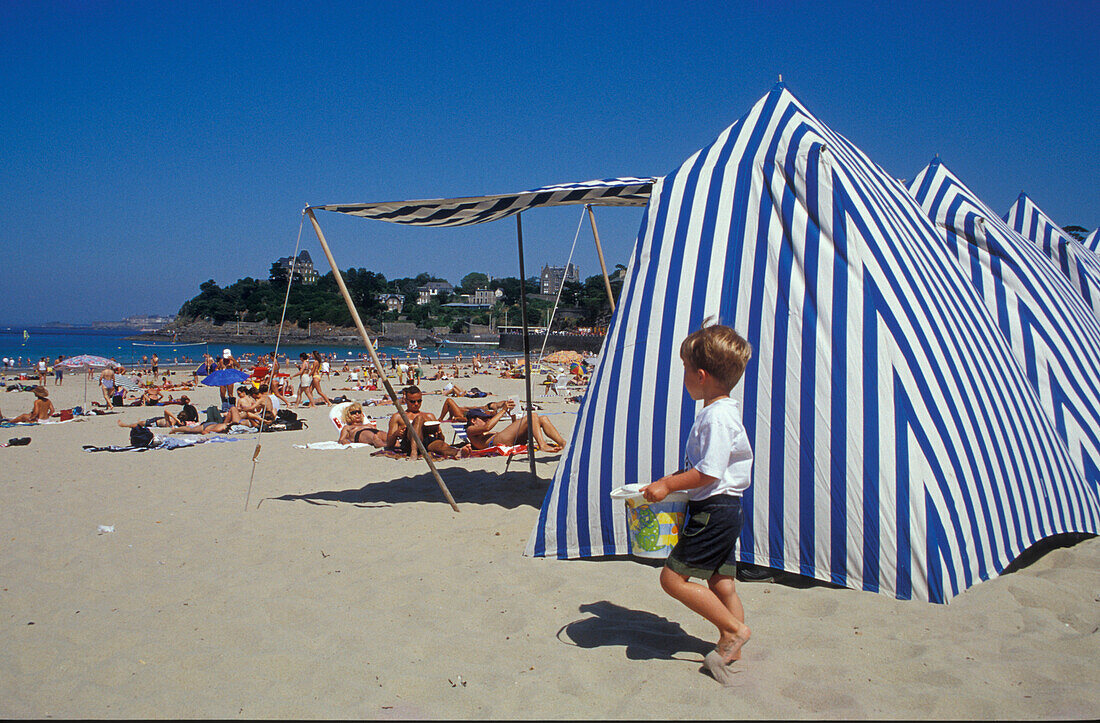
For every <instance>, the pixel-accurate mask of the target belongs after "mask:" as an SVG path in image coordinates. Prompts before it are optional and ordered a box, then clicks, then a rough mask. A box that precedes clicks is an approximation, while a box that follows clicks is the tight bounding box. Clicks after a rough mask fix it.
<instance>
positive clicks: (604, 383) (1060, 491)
mask: <svg viewBox="0 0 1100 723" xmlns="http://www.w3.org/2000/svg"><path fill="white" fill-rule="evenodd" d="M710 316H718V317H719V318H720V320H721V321H722V322H723V323H726V324H729V325H731V326H733V327H734V328H736V329H738V330H739V331H740V332H741V333H742V334H743V335H745V336H746V338H747V339H748V340H749V341H750V342H751V343H752V345H753V348H754V350H755V353H754V357H753V360H752V362H751V363H750V365H749V367H748V369H747V370H746V373H745V377H744V379H743V381H742V382H741V384H739V385H738V386H737V387H736V388H735V390H734V397H735V399H736V400H737V401H738V402H739V403H740V404H741V405H742V408H743V409H744V410H745V411H744V418H745V426H746V428H747V431H748V434H749V436H750V439H751V440H752V443H753V449H754V450H755V454H756V462H755V467H754V482H753V486H752V487H751V488H750V490H749V492H748V494H747V495H746V499H745V526H744V530H743V533H742V537H741V540H740V552H739V556H740V559H741V560H742V561H745V562H750V563H755V564H759V565H764V566H768V567H772V568H777V569H783V570H787V571H790V572H794V573H798V574H802V575H806V576H809V577H814V578H818V579H821V580H826V581H831V582H833V583H836V584H840V585H845V586H848V587H853V588H857V589H863V590H870V591H877V592H882V593H886V594H889V595H893V596H896V597H898V598H917V599H922V600H930V601H935V602H945V601H947V600H949V599H950V598H951V597H953V596H954V595H956V594H958V593H959V592H961V591H962V590H965V589H966V588H967V587H969V586H970V585H972V584H974V583H976V582H978V581H980V580H985V579H988V578H990V577H992V576H994V575H996V574H998V573H999V572H1000V571H1001V570H1003V569H1004V567H1005V566H1006V565H1008V564H1009V562H1011V561H1012V560H1013V559H1014V558H1015V557H1016V556H1017V555H1019V554H1020V552H1022V551H1023V550H1024V549H1026V548H1027V547H1028V546H1030V545H1031V544H1033V543H1034V542H1036V541H1037V540H1039V539H1041V538H1043V537H1045V536H1048V535H1052V534H1056V533H1058V532H1063V531H1072V530H1081V531H1088V532H1095V531H1096V528H1097V520H1098V517H1100V509H1098V505H1097V501H1096V490H1095V488H1091V487H1090V486H1089V485H1088V483H1087V482H1086V481H1085V478H1084V476H1083V475H1082V474H1081V472H1080V470H1079V469H1078V467H1077V465H1076V464H1075V463H1074V459H1073V457H1072V456H1071V455H1070V453H1069V451H1068V450H1067V448H1066V445H1065V443H1064V442H1063V439H1062V437H1061V436H1060V435H1059V433H1058V429H1057V428H1056V426H1055V424H1054V423H1052V422H1051V421H1050V419H1049V418H1048V416H1047V415H1046V414H1045V413H1044V411H1043V405H1042V403H1041V400H1040V399H1039V397H1038V395H1037V394H1036V393H1035V391H1034V389H1033V388H1032V386H1031V384H1030V383H1029V381H1028V378H1027V376H1026V374H1025V373H1024V372H1023V370H1022V369H1021V368H1020V367H1019V366H1018V365H1017V363H1016V360H1015V358H1014V356H1013V350H1012V347H1011V346H1010V345H1009V343H1008V342H1007V341H1006V340H1005V338H1004V337H1003V336H1002V334H1001V332H1000V330H999V329H998V326H997V323H996V320H995V318H994V317H993V315H992V314H990V313H989V311H988V309H987V307H986V306H985V304H984V303H983V300H982V297H981V295H980V294H979V293H978V291H976V290H975V288H974V286H973V284H972V283H971V281H970V278H969V274H968V271H967V270H966V269H964V268H963V267H962V266H961V265H960V263H959V261H958V260H957V258H956V256H955V253H954V251H953V250H952V249H950V248H949V247H948V245H947V243H946V241H945V239H944V237H943V235H942V234H941V233H940V232H939V231H937V229H936V227H935V226H934V225H933V224H932V222H931V221H930V220H929V218H928V217H927V216H926V215H925V214H924V212H923V211H922V209H921V208H920V206H919V205H918V204H917V203H916V201H915V200H914V199H913V197H912V196H911V195H910V194H909V193H908V192H907V190H906V189H905V187H904V186H903V185H902V184H901V183H899V182H898V181H896V180H895V179H893V178H891V177H890V176H889V175H888V174H887V173H885V172H884V171H883V170H882V169H881V168H879V167H878V166H877V165H875V164H874V163H872V162H871V161H870V160H869V159H868V158H867V157H866V156H865V155H864V154H863V153H862V152H861V151H860V150H859V149H858V148H856V147H855V146H853V145H852V144H851V143H850V142H849V141H847V140H846V139H845V138H843V137H842V136H840V135H838V134H836V133H835V132H833V131H832V130H831V129H829V128H828V127H827V126H826V125H825V124H823V123H822V122H821V121H819V120H818V119H817V118H815V117H814V116H813V115H812V114H811V113H810V112H809V111H808V110H807V109H806V108H805V107H804V106H803V105H802V104H801V103H799V101H798V100H797V99H796V98H795V97H794V96H793V95H792V94H791V93H790V92H789V91H788V90H787V89H786V88H785V87H784V86H783V85H782V84H780V85H778V86H776V88H775V89H774V90H772V91H771V92H770V93H769V94H767V95H766V96H765V97H763V98H762V99H761V100H760V101H759V102H757V103H756V104H755V105H754V106H753V108H752V109H751V110H750V111H749V113H748V114H747V115H745V116H744V117H743V118H741V119H740V120H738V121H737V122H736V123H734V124H733V125H732V126H730V127H729V128H727V129H726V130H725V131H724V132H723V133H722V134H721V135H720V136H719V137H718V138H717V140H716V141H715V142H714V143H712V144H711V145H709V146H707V147H706V148H703V149H701V150H700V151H698V152H697V153H695V154H694V155H693V156H691V157H690V158H689V159H688V160H687V161H685V162H684V164H683V165H681V166H680V167H678V168H677V169H675V170H674V171H673V172H672V173H670V174H669V175H668V176H667V177H665V178H662V179H659V180H658V181H657V182H656V183H655V184H654V186H653V194H652V198H651V200H650V203H649V205H648V207H647V209H646V213H645V217H644V220H643V224H642V229H641V231H640V234H639V238H638V241H637V244H636V246H635V249H634V254H633V256H632V258H631V262H630V265H629V269H628V273H627V278H626V281H625V283H624V286H623V291H622V295H621V297H620V302H619V306H618V308H617V310H616V312H615V315H614V318H613V320H612V324H611V328H610V330H609V333H608V336H607V339H606V341H605V344H604V350H603V352H602V354H601V361H600V363H599V366H598V368H597V370H596V372H595V375H594V378H593V380H592V382H591V383H590V387H589V390H588V392H587V394H586V396H585V399H584V401H583V403H582V405H581V408H580V410H579V412H578V418H577V424H576V426H575V428H574V431H573V439H572V441H571V442H570V444H569V445H568V447H567V448H566V451H565V454H564V457H563V459H562V461H561V462H560V463H559V466H558V469H557V473H556V474H555V477H554V480H553V483H552V486H551V489H550V490H549V492H548V493H547V496H546V499H545V501H544V503H543V506H542V510H541V512H540V515H539V519H538V522H537V524H536V526H535V530H534V532H533V534H532V536H531V539H530V541H529V543H528V547H527V553H528V554H530V555H536V556H556V557H561V558H572V557H588V556H600V555H622V554H627V553H628V552H629V551H630V550H629V542H628V538H627V532H626V525H625V522H624V519H623V510H622V509H621V508H620V505H619V504H616V503H615V502H613V501H612V500H611V498H610V497H609V493H610V491H611V490H612V489H613V488H614V487H616V486H618V485H620V484H622V483H624V482H638V481H642V482H644V481H649V480H652V479H656V478H657V477H659V476H661V475H663V474H666V473H668V472H671V471H674V470H676V469H677V468H679V467H680V459H681V454H682V450H683V443H684V439H685V437H686V435H687V432H688V430H689V429H690V427H691V424H692V421H693V419H694V417H695V414H696V412H697V410H698V406H697V403H696V402H694V401H693V400H692V399H691V398H690V397H689V396H688V395H687V394H686V393H685V392H684V391H683V388H682V378H683V377H682V366H681V364H680V361H679V358H678V347H679V343H680V341H681V340H682V339H683V338H684V336H686V335H687V334H688V333H689V332H690V331H691V330H693V329H696V328H698V327H699V326H700V325H701V324H702V322H703V320H704V319H706V318H707V317H710Z"/></svg>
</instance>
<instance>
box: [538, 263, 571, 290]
mask: <svg viewBox="0 0 1100 723" xmlns="http://www.w3.org/2000/svg"><path fill="white" fill-rule="evenodd" d="M563 279H564V280H565V281H572V282H575V283H579V282H580V280H581V270H580V267H578V266H577V265H576V264H566V265H565V266H543V267H542V274H541V275H540V278H539V281H540V283H539V293H541V294H554V295H557V293H558V289H560V288H561V284H562V280H563Z"/></svg>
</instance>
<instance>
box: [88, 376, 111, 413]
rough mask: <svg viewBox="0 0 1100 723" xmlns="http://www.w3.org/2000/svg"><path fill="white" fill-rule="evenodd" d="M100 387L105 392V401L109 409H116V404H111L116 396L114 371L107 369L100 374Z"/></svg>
mask: <svg viewBox="0 0 1100 723" xmlns="http://www.w3.org/2000/svg"><path fill="white" fill-rule="evenodd" d="M89 369H91V367H89ZM89 373H91V372H89ZM99 387H100V389H101V390H102V391H103V401H104V402H106V404H107V409H114V404H113V403H112V402H111V399H112V397H114V396H115V370H114V369H112V368H111V367H105V368H104V369H103V371H101V372H100V373H99Z"/></svg>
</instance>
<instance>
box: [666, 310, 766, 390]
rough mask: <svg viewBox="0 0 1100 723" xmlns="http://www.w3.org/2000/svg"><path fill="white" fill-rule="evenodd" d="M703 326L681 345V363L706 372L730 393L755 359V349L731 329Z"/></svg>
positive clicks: (716, 325)
mask: <svg viewBox="0 0 1100 723" xmlns="http://www.w3.org/2000/svg"><path fill="white" fill-rule="evenodd" d="M709 321H710V320H709V319H708V320H707V321H704V322H703V328H701V329H699V330H698V331H693V332H692V333H690V334H688V336H687V338H686V339H684V341H683V343H682V344H680V359H682V360H683V362H684V363H685V364H690V365H691V366H692V367H694V368H696V369H702V370H703V371H705V372H706V373H707V374H710V375H711V376H712V377H714V378H715V380H717V381H718V382H721V384H722V386H723V387H725V389H726V391H727V392H728V391H729V390H730V389H733V388H734V387H735V386H737V382H739V381H741V375H742V374H744V373H745V367H746V366H747V365H748V363H749V359H751V358H752V345H751V344H749V343H748V342H747V341H745V339H744V338H742V336H741V335H740V334H738V333H737V332H736V331H734V330H733V329H731V328H730V327H728V326H722V325H721V324H712V325H710V326H708V325H707V323H708V322H709Z"/></svg>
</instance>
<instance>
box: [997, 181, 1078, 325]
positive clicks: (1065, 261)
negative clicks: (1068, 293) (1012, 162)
mask: <svg viewBox="0 0 1100 723" xmlns="http://www.w3.org/2000/svg"><path fill="white" fill-rule="evenodd" d="M1003 218H1004V220H1005V221H1006V222H1007V223H1008V225H1009V226H1010V227H1012V230H1013V231H1015V232H1016V233H1018V234H1020V235H1021V236H1023V237H1024V238H1026V239H1027V240H1029V241H1031V242H1032V243H1035V244H1038V245H1039V248H1041V249H1042V250H1043V253H1045V254H1046V255H1047V256H1049V257H1050V258H1052V259H1054V261H1055V262H1056V263H1057V264H1058V267H1059V268H1060V269H1061V270H1062V273H1063V274H1065V275H1066V278H1068V279H1069V280H1070V281H1071V282H1072V283H1073V285H1074V286H1075V287H1077V289H1078V290H1079V291H1080V292H1081V296H1083V297H1085V303H1087V304H1088V305H1089V307H1090V308H1091V309H1092V311H1093V313H1094V314H1096V315H1097V316H1100V256H1097V255H1096V253H1094V252H1091V251H1089V250H1088V249H1087V248H1085V245H1084V244H1082V243H1081V242H1080V241H1078V240H1077V239H1075V238H1074V237H1073V236H1070V235H1069V234H1068V233H1066V232H1065V231H1063V230H1062V227H1061V226H1059V225H1058V224H1056V223H1054V221H1053V220H1051V218H1050V216H1048V215H1046V214H1045V213H1044V212H1043V210H1042V209H1041V208H1039V207H1038V206H1037V205H1036V204H1035V202H1034V201H1032V200H1031V199H1030V198H1029V197H1028V195H1027V194H1026V193H1024V192H1023V191H1021V192H1020V197H1019V198H1017V199H1016V203H1014V204H1012V208H1010V209H1008V213H1006V214H1005V215H1004V217H1003Z"/></svg>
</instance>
